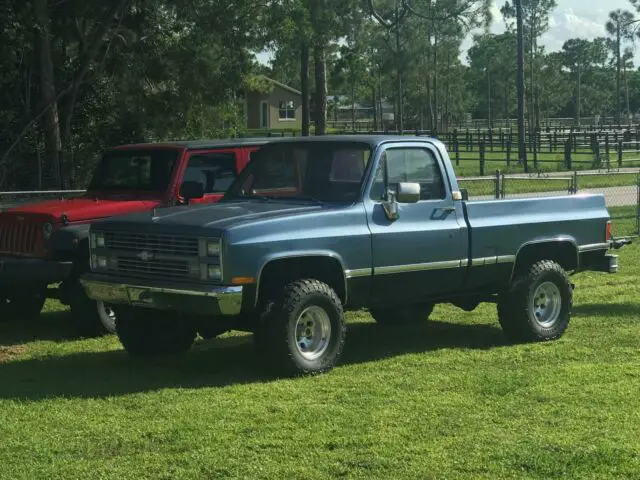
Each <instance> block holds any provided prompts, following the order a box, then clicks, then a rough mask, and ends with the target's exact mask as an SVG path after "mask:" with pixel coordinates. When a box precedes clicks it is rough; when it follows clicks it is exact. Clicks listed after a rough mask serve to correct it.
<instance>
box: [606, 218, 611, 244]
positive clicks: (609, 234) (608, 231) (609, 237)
mask: <svg viewBox="0 0 640 480" xmlns="http://www.w3.org/2000/svg"><path fill="white" fill-rule="evenodd" d="M605 240H606V241H607V242H608V241H609V240H611V222H610V221H609V222H607V233H606V238H605Z"/></svg>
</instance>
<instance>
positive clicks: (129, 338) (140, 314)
mask: <svg viewBox="0 0 640 480" xmlns="http://www.w3.org/2000/svg"><path fill="white" fill-rule="evenodd" d="M116 332H117V334H118V338H119V339H120V343H122V346H123V347H124V349H125V350H126V351H127V353H129V354H130V355H132V356H135V357H152V356H161V355H177V354H181V353H185V352H187V351H188V350H189V349H190V348H191V346H192V345H193V342H194V340H195V339H196V329H195V327H194V325H193V323H192V322H189V321H188V320H187V319H185V318H183V317H182V316H181V315H179V314H178V313H174V312H165V311H160V310H154V309H147V308H134V307H121V308H118V315H117V316H116Z"/></svg>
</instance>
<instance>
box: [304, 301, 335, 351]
mask: <svg viewBox="0 0 640 480" xmlns="http://www.w3.org/2000/svg"><path fill="white" fill-rule="evenodd" d="M295 334H296V346H297V348H298V352H299V353H300V355H302V357H304V358H305V359H307V360H315V359H317V358H319V357H321V356H322V355H323V354H324V353H325V351H326V350H327V348H328V347H329V341H330V339H331V320H330V319H329V315H328V314H327V312H325V311H324V309H322V308H321V307H318V306H315V305H314V306H311V307H307V308H305V309H304V310H303V311H302V313H301V314H300V315H299V316H298V320H297V321H296V332H295Z"/></svg>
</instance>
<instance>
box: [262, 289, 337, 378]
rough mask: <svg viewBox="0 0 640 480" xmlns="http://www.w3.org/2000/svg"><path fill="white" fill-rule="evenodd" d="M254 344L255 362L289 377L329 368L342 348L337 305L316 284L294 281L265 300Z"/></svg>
mask: <svg viewBox="0 0 640 480" xmlns="http://www.w3.org/2000/svg"><path fill="white" fill-rule="evenodd" d="M254 333H255V344H256V347H257V350H258V354H259V356H260V361H263V362H265V363H266V365H267V366H268V367H269V369H270V370H271V371H272V372H274V373H277V374H282V375H284V376H292V375H299V374H318V373H324V372H327V371H329V370H331V369H332V368H333V367H334V366H335V365H336V364H337V362H338V360H339V359H340V355H341V354H342V349H343V347H344V342H345V335H346V324H345V321H344V312H343V309H342V302H341V301H340V299H339V298H338V296H337V295H336V293H335V291H334V290H333V289H332V288H331V287H330V286H329V285H327V284H325V283H323V282H320V281H319V280H314V279H306V280H297V281H294V282H292V283H289V284H288V285H286V286H285V287H284V288H283V289H282V291H281V292H280V293H279V294H278V295H277V296H276V298H272V299H270V300H269V301H268V302H266V305H265V307H264V309H263V311H262V314H261V315H260V319H259V320H258V325H257V328H256V329H255V331H254Z"/></svg>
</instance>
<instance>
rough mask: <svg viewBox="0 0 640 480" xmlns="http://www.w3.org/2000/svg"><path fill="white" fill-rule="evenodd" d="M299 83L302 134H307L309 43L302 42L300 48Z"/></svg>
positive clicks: (308, 119) (308, 121) (308, 120)
mask: <svg viewBox="0 0 640 480" xmlns="http://www.w3.org/2000/svg"><path fill="white" fill-rule="evenodd" d="M300 84H301V93H302V136H303V137H308V136H309V126H310V123H311V119H310V117H309V45H308V44H307V43H303V44H302V46H301V48H300Z"/></svg>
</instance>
